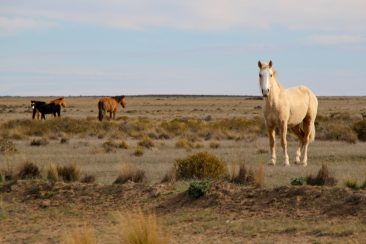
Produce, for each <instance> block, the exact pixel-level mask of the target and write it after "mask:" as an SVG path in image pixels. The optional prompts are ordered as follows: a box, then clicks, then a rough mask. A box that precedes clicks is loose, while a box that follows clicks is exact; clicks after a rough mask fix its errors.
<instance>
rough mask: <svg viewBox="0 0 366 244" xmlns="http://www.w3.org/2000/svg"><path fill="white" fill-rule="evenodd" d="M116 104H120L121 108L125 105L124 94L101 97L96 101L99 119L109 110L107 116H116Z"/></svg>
mask: <svg viewBox="0 0 366 244" xmlns="http://www.w3.org/2000/svg"><path fill="white" fill-rule="evenodd" d="M118 104H121V106H122V108H125V107H126V97H125V96H115V97H102V98H101V99H99V102H98V109H99V116H98V118H99V120H100V121H102V120H103V117H104V116H105V113H106V112H109V118H112V114H113V119H115V118H116V112H117V109H118Z"/></svg>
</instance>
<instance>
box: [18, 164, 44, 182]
mask: <svg viewBox="0 0 366 244" xmlns="http://www.w3.org/2000/svg"><path fill="white" fill-rule="evenodd" d="M17 177H18V178H19V179H36V178H41V172H40V170H39V168H38V166H37V165H35V164H34V163H32V162H25V163H24V164H23V165H21V166H20V169H19V173H18V175H17Z"/></svg>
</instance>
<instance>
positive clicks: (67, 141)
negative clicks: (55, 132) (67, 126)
mask: <svg viewBox="0 0 366 244" xmlns="http://www.w3.org/2000/svg"><path fill="white" fill-rule="evenodd" d="M60 143H61V144H66V143H69V138H67V137H62V138H61V139H60Z"/></svg>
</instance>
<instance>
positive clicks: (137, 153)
mask: <svg viewBox="0 0 366 244" xmlns="http://www.w3.org/2000/svg"><path fill="white" fill-rule="evenodd" d="M133 155H135V156H136V157H141V156H142V155H144V149H142V148H141V147H138V148H136V150H135V151H134V152H133Z"/></svg>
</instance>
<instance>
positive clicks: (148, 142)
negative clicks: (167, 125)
mask: <svg viewBox="0 0 366 244" xmlns="http://www.w3.org/2000/svg"><path fill="white" fill-rule="evenodd" d="M138 145H139V146H140V147H145V148H148V149H149V148H152V147H154V142H153V141H152V140H151V139H150V138H149V137H148V136H144V137H143V138H142V140H141V141H139V142H138Z"/></svg>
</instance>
